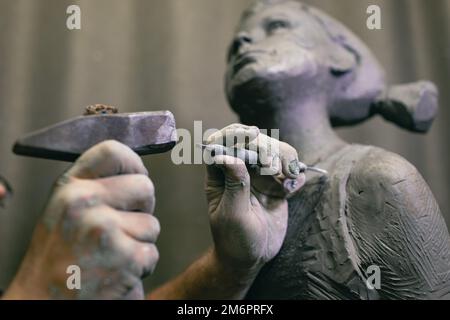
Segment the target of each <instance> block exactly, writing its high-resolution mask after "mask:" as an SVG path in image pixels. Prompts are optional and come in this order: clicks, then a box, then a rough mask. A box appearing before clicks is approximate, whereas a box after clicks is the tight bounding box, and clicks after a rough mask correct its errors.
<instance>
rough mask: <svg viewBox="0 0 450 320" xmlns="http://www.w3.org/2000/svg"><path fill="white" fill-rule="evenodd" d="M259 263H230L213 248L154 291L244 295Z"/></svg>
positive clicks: (161, 295) (159, 296) (176, 295)
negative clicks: (241, 265) (254, 264)
mask: <svg viewBox="0 0 450 320" xmlns="http://www.w3.org/2000/svg"><path fill="white" fill-rule="evenodd" d="M259 270H260V267H256V266H255V267H250V268H247V267H246V268H244V267H238V266H230V265H227V264H226V263H224V262H222V261H221V259H220V258H219V257H218V256H217V254H216V252H215V250H214V249H210V250H208V251H207V252H206V253H205V254H204V255H203V256H202V257H201V258H200V259H198V260H197V261H195V262H194V263H193V264H192V265H191V266H190V267H189V268H188V269H187V270H186V271H185V272H183V273H182V274H181V275H179V276H178V277H177V278H175V279H174V280H172V281H170V282H169V283H167V284H165V285H163V286H162V287H160V288H158V289H156V290H155V291H153V292H152V293H151V294H150V295H149V296H148V298H149V299H156V300H183V299H187V300H195V299H199V300H202V299H243V298H244V297H245V295H246V293H247V291H248V289H249V288H250V286H251V285H252V283H253V281H254V280H255V278H256V276H257V275H258V272H259Z"/></svg>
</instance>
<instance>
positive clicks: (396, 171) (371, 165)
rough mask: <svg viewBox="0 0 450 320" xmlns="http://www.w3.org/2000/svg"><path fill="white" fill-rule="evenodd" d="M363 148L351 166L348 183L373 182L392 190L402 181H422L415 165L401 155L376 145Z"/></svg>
mask: <svg viewBox="0 0 450 320" xmlns="http://www.w3.org/2000/svg"><path fill="white" fill-rule="evenodd" d="M365 148H366V149H365V152H364V154H363V155H362V156H361V157H360V158H359V159H358V161H355V163H354V165H353V167H352V170H351V172H350V177H349V184H350V185H352V184H361V182H363V184H369V183H370V184H373V183H375V184H376V185H377V187H380V189H382V190H384V191H385V192H392V191H393V190H392V189H393V187H395V186H398V185H400V184H403V183H410V184H414V183H420V182H424V180H423V178H422V176H421V175H420V173H419V171H418V170H417V169H416V167H414V165H412V164H411V163H410V162H408V161H407V160H406V159H405V158H403V157H402V156H400V155H398V154H395V153H393V152H389V151H386V150H384V149H381V148H377V147H365ZM358 180H363V181H358ZM419 180H420V181H419Z"/></svg>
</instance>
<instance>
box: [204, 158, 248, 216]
mask: <svg viewBox="0 0 450 320" xmlns="http://www.w3.org/2000/svg"><path fill="white" fill-rule="evenodd" d="M213 161H214V164H213V165H210V166H208V168H207V185H208V186H209V187H214V188H215V189H218V188H220V190H221V191H222V193H223V197H224V202H225V205H228V204H229V205H231V206H233V208H234V209H235V210H237V212H239V211H240V209H244V208H239V207H240V206H242V205H247V204H248V201H249V199H250V175H249V173H248V170H247V167H246V165H245V163H244V161H242V160H241V159H238V158H235V157H231V156H227V155H217V156H215V157H214V158H213ZM228 202H229V203H228Z"/></svg>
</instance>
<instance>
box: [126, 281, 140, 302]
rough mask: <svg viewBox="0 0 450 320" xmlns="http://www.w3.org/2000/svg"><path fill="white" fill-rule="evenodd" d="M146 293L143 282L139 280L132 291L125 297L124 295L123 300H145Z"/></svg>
mask: <svg viewBox="0 0 450 320" xmlns="http://www.w3.org/2000/svg"><path fill="white" fill-rule="evenodd" d="M144 298H145V293H144V285H143V284H142V281H139V283H138V284H137V285H135V286H134V287H133V288H132V289H131V290H130V291H128V292H127V293H126V294H125V296H124V297H122V300H132V301H134V300H144Z"/></svg>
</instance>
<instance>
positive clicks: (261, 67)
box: [226, 2, 332, 101]
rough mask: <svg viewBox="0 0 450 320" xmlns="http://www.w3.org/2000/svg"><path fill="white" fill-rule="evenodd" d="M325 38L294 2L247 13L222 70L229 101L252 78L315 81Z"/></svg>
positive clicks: (321, 66) (296, 83) (297, 84)
mask: <svg viewBox="0 0 450 320" xmlns="http://www.w3.org/2000/svg"><path fill="white" fill-rule="evenodd" d="M330 42H331V41H330V40H329V37H328V35H327V34H326V33H325V31H324V30H323V28H322V27H321V26H320V24H319V22H318V21H317V20H316V19H315V18H314V17H313V16H312V15H311V14H309V13H308V12H305V11H304V10H303V9H302V8H301V7H300V4H299V3H295V2H285V3H281V4H276V5H272V6H268V7H266V8H264V9H262V10H260V11H259V12H256V13H252V14H251V15H250V16H248V17H246V18H245V19H244V20H243V21H242V22H241V24H240V26H239V29H238V32H237V34H236V37H235V40H234V41H233V43H232V44H231V47H230V51H229V55H228V67H227V73H226V90H227V94H228V97H229V99H230V101H233V98H234V97H235V95H236V94H238V93H241V94H243V93H245V90H249V87H252V86H248V85H247V84H249V83H252V82H253V80H257V81H258V80H261V81H262V82H263V83H264V85H267V84H268V85H270V84H271V83H272V84H274V85H276V84H277V83H283V86H284V87H286V86H288V87H289V86H290V84H292V87H293V88H295V87H297V88H301V87H302V86H301V85H302V84H304V83H306V81H309V82H311V80H314V81H316V82H317V81H319V80H318V77H319V78H320V75H321V74H324V73H325V72H328V70H329V69H328V68H327V67H326V66H325V63H323V62H324V60H325V55H326V52H327V51H328V52H329V50H330V49H332V48H331V44H330ZM321 69H324V70H321ZM325 69H326V70H325ZM322 71H324V72H322ZM261 81H260V82H261ZM242 91H244V92H242Z"/></svg>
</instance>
